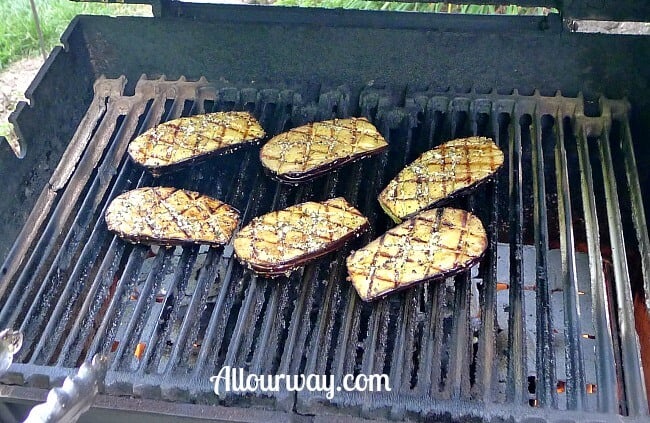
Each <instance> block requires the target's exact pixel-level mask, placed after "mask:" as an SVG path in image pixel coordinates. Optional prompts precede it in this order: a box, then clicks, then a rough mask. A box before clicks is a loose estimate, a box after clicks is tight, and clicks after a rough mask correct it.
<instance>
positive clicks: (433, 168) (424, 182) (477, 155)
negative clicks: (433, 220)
mask: <svg viewBox="0 0 650 423" xmlns="http://www.w3.org/2000/svg"><path fill="white" fill-rule="evenodd" d="M503 160H504V157H503V152H502V151H501V150H500V149H499V147H498V146H497V145H496V144H495V143H494V142H493V141H492V139H490V138H485V137H469V138H460V139H455V140H451V141H449V142H446V143H444V144H441V145H439V146H438V147H436V148H434V149H432V150H429V151H426V152H425V153H423V154H422V155H421V156H420V157H419V158H417V159H416V160H415V161H414V162H413V163H411V164H410V165H408V166H406V167H405V168H404V169H402V170H401V171H400V172H399V174H398V175H397V176H396V177H395V178H394V179H393V180H391V181H390V182H389V183H388V185H387V186H386V188H384V190H383V191H382V192H381V193H380V194H379V203H380V204H381V206H382V208H383V209H384V211H385V212H386V213H387V214H388V215H389V216H390V217H391V218H392V219H393V220H394V221H395V222H397V223H399V222H401V221H402V220H403V219H405V218H407V217H409V216H413V215H414V214H416V213H418V212H419V211H421V210H425V209H427V208H431V207H436V206H438V205H439V204H442V203H443V202H444V201H446V200H449V199H450V198H452V197H455V196H458V195H461V194H462V193H464V192H465V191H467V190H469V189H472V188H475V187H476V186H478V185H479V184H480V183H481V182H484V181H486V180H489V178H490V177H491V176H492V175H494V174H495V173H496V171H497V170H498V169H499V168H500V167H501V166H502V165H503Z"/></svg>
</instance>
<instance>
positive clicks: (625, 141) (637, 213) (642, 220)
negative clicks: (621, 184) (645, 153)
mask: <svg viewBox="0 0 650 423" xmlns="http://www.w3.org/2000/svg"><path fill="white" fill-rule="evenodd" d="M612 109H613V110H612V112H613V114H614V116H615V117H616V119H618V120H619V121H620V123H621V126H622V128H621V132H622V137H621V143H620V148H621V150H622V152H623V162H624V164H625V174H626V176H627V181H628V188H629V193H630V202H631V206H632V207H631V208H632V220H633V222H634V227H635V228H636V234H637V240H638V243H639V253H640V256H641V269H642V271H643V281H644V285H643V286H644V292H645V303H646V308H647V309H648V310H650V238H649V237H648V229H647V228H646V222H647V220H646V215H645V210H644V208H643V197H642V195H641V186H640V184H639V174H638V173H637V166H636V159H635V157H634V147H633V145H632V133H631V131H630V122H629V119H628V109H629V105H628V106H627V107H626V108H625V110H624V113H623V111H622V110H616V109H615V108H614V107H612ZM646 371H650V369H646ZM646 388H647V387H646Z"/></svg>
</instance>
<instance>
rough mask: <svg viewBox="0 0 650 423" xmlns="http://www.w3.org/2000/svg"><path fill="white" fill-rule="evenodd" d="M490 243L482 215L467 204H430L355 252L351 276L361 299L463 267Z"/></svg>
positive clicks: (367, 299)
mask: <svg viewBox="0 0 650 423" xmlns="http://www.w3.org/2000/svg"><path fill="white" fill-rule="evenodd" d="M486 248H487V235H486V234H485V229H484V228H483V224H482V223H481V221H480V219H479V218H478V217H476V216H474V215H472V214H471V213H469V212H467V211H465V210H458V209H452V208H438V209H431V210H427V211H424V212H422V213H420V214H418V215H416V216H415V217H412V218H410V219H408V220H406V221H404V222H403V223H402V224H400V225H398V226H396V227H394V228H392V229H390V230H389V231H388V232H386V233H384V234H383V235H381V236H380V237H379V238H377V239H375V240H374V241H372V242H371V243H370V244H368V245H366V246H365V247H363V248H361V249H359V250H357V251H354V252H353V253H352V254H350V255H349V256H348V258H347V261H346V264H347V268H348V280H350V281H351V282H352V284H353V285H354V288H355V289H356V290H357V292H358V293H359V296H360V297H361V299H362V300H364V301H371V300H373V299H376V298H378V297H382V296H385V295H387V294H390V293H392V292H395V291H399V290H401V289H405V288H408V287H410V286H413V285H414V284H417V283H421V282H425V281H428V280H431V279H438V278H442V277H447V276H452V275H454V274H456V273H458V272H461V271H463V270H465V269H467V268H469V267H471V266H472V264H474V263H476V262H477V261H478V260H479V259H480V258H481V257H482V256H483V253H484V252H485V249H486Z"/></svg>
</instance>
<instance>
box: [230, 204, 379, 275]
mask: <svg viewBox="0 0 650 423" xmlns="http://www.w3.org/2000/svg"><path fill="white" fill-rule="evenodd" d="M367 229H368V219H367V218H366V217H365V216H363V215H362V214H361V213H360V212H359V211H358V210H357V209H355V208H354V207H353V206H352V205H350V204H349V203H348V202H347V201H346V200H345V199H344V198H340V197H339V198H333V199H330V200H327V201H324V202H322V203H317V202H311V201H310V202H305V203H301V204H297V205H294V206H290V207H287V208H286V209H283V210H278V211H273V212H270V213H267V214H265V215H262V216H258V217H256V218H254V219H253V220H252V221H251V222H250V223H249V224H248V225H246V226H245V227H244V228H242V229H241V231H239V232H238V233H237V235H235V239H234V241H233V246H234V249H235V254H236V256H237V258H238V259H239V261H241V262H242V263H243V264H244V265H245V266H247V267H248V268H250V269H251V270H253V271H255V272H256V273H258V274H260V275H263V276H278V275H281V274H286V273H290V272H291V271H292V270H294V269H296V268H298V267H300V266H302V265H304V264H305V263H307V262H309V261H312V260H314V259H315V258H317V257H320V256H323V255H325V254H327V253H329V252H332V251H334V250H336V249H338V248H340V247H341V246H342V245H343V244H344V243H345V242H346V241H347V240H349V239H351V238H353V237H354V236H357V235H359V234H360V233H361V232H363V231H365V230H367Z"/></svg>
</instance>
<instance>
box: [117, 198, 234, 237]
mask: <svg viewBox="0 0 650 423" xmlns="http://www.w3.org/2000/svg"><path fill="white" fill-rule="evenodd" d="M105 219H106V224H107V226H108V229H109V230H111V231H113V232H115V233H116V234H117V235H119V236H120V237H121V238H124V239H126V240H127V241H131V242H134V243H143V244H153V245H166V246H172V245H187V244H207V245H213V246H218V245H223V244H226V243H228V242H229V241H230V239H231V237H232V235H233V232H234V231H235V229H236V228H237V226H238V224H239V213H238V212H237V210H235V209H234V208H233V207H231V206H229V205H228V204H225V203H223V202H221V201H219V200H217V199H214V198H211V197H208V196H205V195H201V194H199V193H198V192H194V191H186V190H182V189H177V188H168V187H145V188H138V189H135V190H132V191H128V192H125V193H124V194H121V195H119V196H117V197H115V199H113V201H112V202H111V203H110V204H109V206H108V208H107V210H106V215H105Z"/></svg>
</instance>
